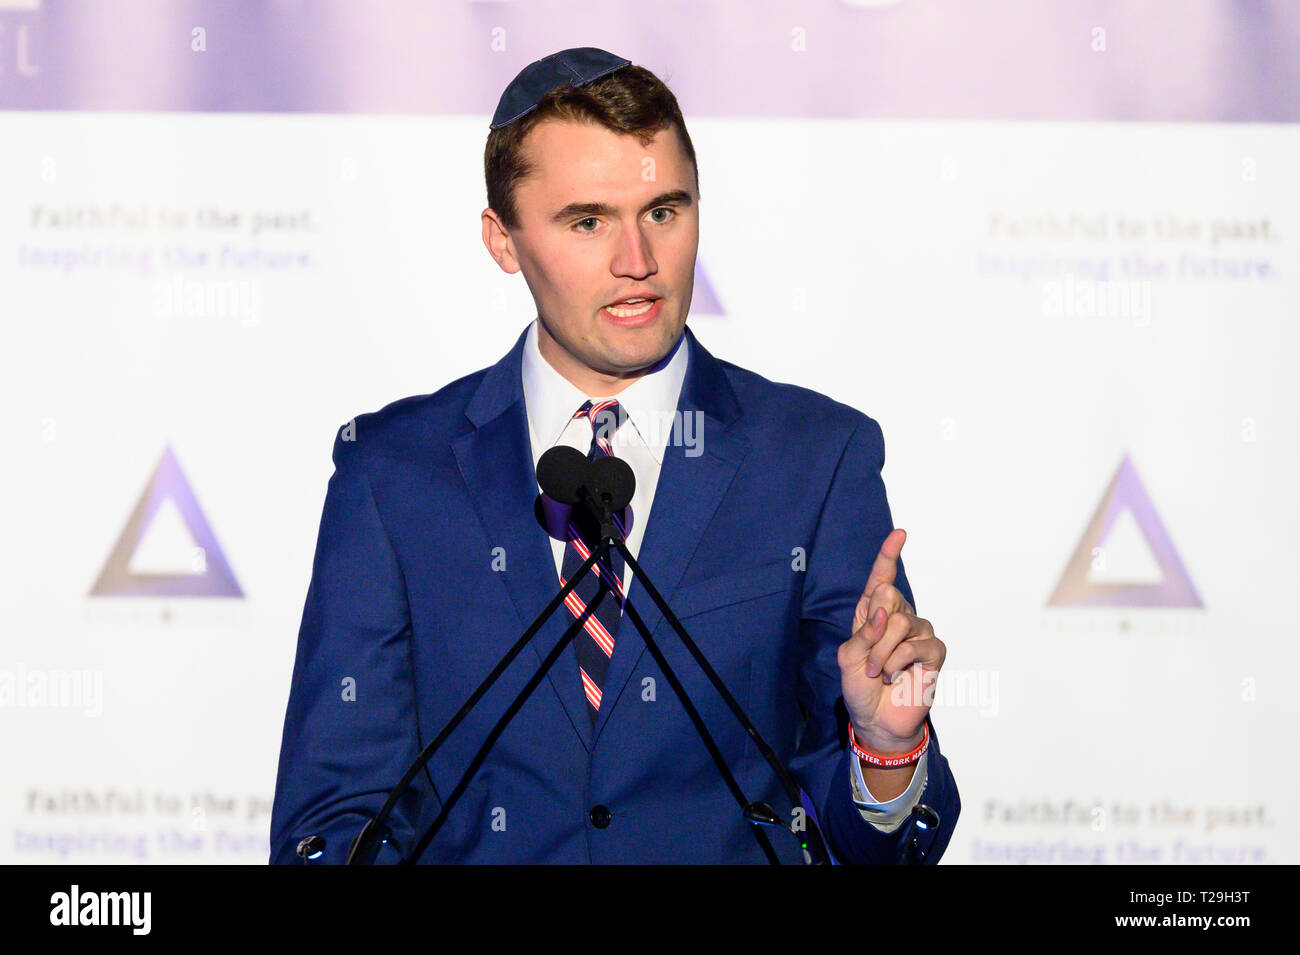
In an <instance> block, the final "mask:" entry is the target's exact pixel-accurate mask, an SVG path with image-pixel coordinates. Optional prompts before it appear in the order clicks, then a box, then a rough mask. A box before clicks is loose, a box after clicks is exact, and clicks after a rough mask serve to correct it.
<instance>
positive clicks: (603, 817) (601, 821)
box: [587, 806, 614, 829]
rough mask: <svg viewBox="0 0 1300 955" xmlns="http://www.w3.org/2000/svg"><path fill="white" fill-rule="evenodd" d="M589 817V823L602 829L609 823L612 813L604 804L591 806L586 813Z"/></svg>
mask: <svg viewBox="0 0 1300 955" xmlns="http://www.w3.org/2000/svg"><path fill="white" fill-rule="evenodd" d="M587 816H588V817H589V818H590V819H591V824H592V825H593V826H595V827H596V828H597V829H604V828H605V827H606V826H608V825H609V821H610V820H611V819H613V818H614V814H613V813H612V812H610V811H609V809H607V808H606V807H605V806H592V807H591V812H589V813H587Z"/></svg>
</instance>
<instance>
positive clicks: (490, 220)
mask: <svg viewBox="0 0 1300 955" xmlns="http://www.w3.org/2000/svg"><path fill="white" fill-rule="evenodd" d="M483 245H484V246H486V247H487V250H488V255H490V256H492V261H494V262H495V263H496V264H497V265H499V266H501V271H503V272H505V273H507V274H509V275H514V274H515V273H516V272H518V271H519V260H518V259H517V258H515V244H514V241H513V240H512V239H511V238H510V232H509V231H508V230H507V229H506V227H505V224H504V223H503V222H502V221H501V217H500V216H499V215H497V214H496V212H495V210H493V209H492V207H491V206H489V207H488V208H486V209H484V210H483Z"/></svg>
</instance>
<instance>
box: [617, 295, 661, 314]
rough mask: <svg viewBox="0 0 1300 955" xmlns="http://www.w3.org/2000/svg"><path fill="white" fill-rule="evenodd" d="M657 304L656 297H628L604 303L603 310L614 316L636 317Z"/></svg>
mask: <svg viewBox="0 0 1300 955" xmlns="http://www.w3.org/2000/svg"><path fill="white" fill-rule="evenodd" d="M658 304H659V299H657V298H629V299H624V300H623V301H621V302H614V303H613V304H612V305H606V306H605V311H606V312H608V313H609V314H610V315H613V316H614V317H615V318H638V317H640V316H642V315H645V314H647V313H648V312H649V311H650V310H651V309H652V308H654V307H655V306H656V305H658Z"/></svg>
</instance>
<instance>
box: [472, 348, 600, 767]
mask: <svg viewBox="0 0 1300 955" xmlns="http://www.w3.org/2000/svg"><path fill="white" fill-rule="evenodd" d="M526 335H527V331H526V330H525V332H524V334H523V335H520V336H519V340H518V341H517V342H516V343H515V347H514V348H513V349H511V351H510V352H509V354H507V355H506V356H505V357H504V358H503V359H502V360H501V361H499V362H497V364H495V365H493V366H492V367H491V368H489V369H488V371H487V374H486V375H485V376H484V378H483V381H482V382H480V384H479V388H478V391H477V392H475V394H474V397H473V398H472V399H471V400H470V403H469V405H468V406H467V407H466V409H465V414H466V416H467V417H468V418H469V419H470V421H471V422H472V423H473V424H474V425H475V429H474V430H473V431H470V432H468V433H467V434H464V435H462V436H461V437H459V438H457V439H456V440H455V441H453V442H452V451H453V453H454V454H455V455H456V461H457V463H458V465H459V467H460V472H461V476H462V477H463V478H464V480H465V484H466V487H467V488H468V489H469V492H470V497H471V499H472V500H473V501H474V507H475V508H476V510H477V512H478V517H479V520H480V521H481V522H482V523H483V527H484V529H485V530H486V531H487V536H488V540H489V541H491V542H492V546H493V547H498V546H499V547H503V548H505V551H504V553H505V556H506V569H505V571H503V572H501V577H502V578H503V580H504V582H505V585H506V589H507V590H508V591H509V593H510V598H511V601H512V603H513V604H514V608H515V613H516V616H517V617H518V620H519V630H518V631H517V632H515V633H512V634H510V636H509V638H508V643H507V644H506V645H507V646H508V645H510V644H513V643H514V641H515V640H516V639H518V636H519V634H521V633H523V631H524V628H525V627H527V626H529V625H530V624H532V622H533V619H534V618H535V617H536V616H537V614H539V613H540V612H541V611H542V608H544V607H545V606H546V604H547V602H548V601H549V600H550V599H551V598H552V597H554V596H555V594H556V592H557V591H558V590H559V588H560V582H559V577H558V576H557V575H556V573H555V558H554V556H553V554H552V552H551V544H550V539H549V538H548V537H547V536H546V533H545V532H544V531H543V530H542V528H541V527H540V526H539V525H538V523H537V519H536V517H535V516H534V513H533V505H534V502H535V501H536V498H537V474H536V469H535V468H534V466H533V459H532V444H531V439H530V437H529V434H528V413H527V408H526V407H525V403H524V393H523V381H522V377H521V363H522V358H523V348H524V341H525V336H526ZM568 623H569V615H568V613H567V612H566V611H565V610H564V607H563V606H561V607H560V608H559V609H558V610H557V612H556V613H555V614H553V615H552V616H551V618H550V620H549V621H547V623H546V625H545V626H543V627H542V629H541V630H539V631H538V632H537V634H536V635H535V636H534V637H533V639H532V640H531V641H529V646H530V647H531V648H532V650H533V654H534V657H535V662H536V663H537V664H538V665H540V664H541V662H542V661H543V659H544V658H545V656H546V654H547V653H549V652H550V651H551V649H552V648H553V647H554V646H555V644H556V642H557V641H558V640H559V638H560V637H561V636H562V635H563V633H564V629H565V627H566V626H567V625H568ZM547 679H548V680H549V681H550V684H551V688H552V689H553V690H554V692H555V693H556V695H557V696H558V697H559V698H560V702H561V703H562V704H563V705H564V709H565V711H566V712H567V713H568V716H569V721H570V723H572V725H573V728H574V731H575V732H576V733H577V734H578V737H579V738H580V739H581V740H582V744H583V746H584V747H586V748H587V749H590V748H591V739H592V727H591V717H590V716H588V715H587V709H586V708H587V701H586V698H585V697H584V696H583V694H582V685H581V681H580V680H579V679H578V657H577V653H576V652H575V651H574V649H573V644H572V643H570V644H569V645H568V646H567V647H566V648H565V650H564V653H563V655H562V656H561V657H560V658H559V659H558V660H557V661H556V662H555V665H554V666H553V667H551V671H550V673H548V674H547ZM537 692H541V688H540V687H539V688H538V691H537Z"/></svg>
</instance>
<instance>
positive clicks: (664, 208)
mask: <svg viewBox="0 0 1300 955" xmlns="http://www.w3.org/2000/svg"><path fill="white" fill-rule="evenodd" d="M656 212H666V213H668V217H666V218H663V219H656V220H655V221H656V222H658V223H660V224H661V225H662V224H663V223H665V222H667V221H668V218H671V217H672V216H674V215H676V212H674V211H673V210H672V209H670V208H668V207H667V206H660V207H659V208H658V209H651V210H650V214H651V215H654V214H655V213H656Z"/></svg>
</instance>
